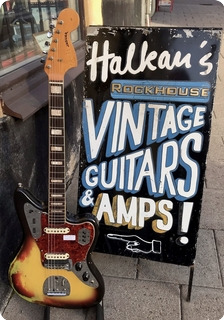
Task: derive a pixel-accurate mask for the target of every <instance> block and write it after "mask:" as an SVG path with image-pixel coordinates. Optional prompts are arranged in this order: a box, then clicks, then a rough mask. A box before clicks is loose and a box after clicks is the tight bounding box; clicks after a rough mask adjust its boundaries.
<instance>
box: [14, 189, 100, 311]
mask: <svg viewBox="0 0 224 320" xmlns="http://www.w3.org/2000/svg"><path fill="white" fill-rule="evenodd" d="M15 206H16V209H17V212H18V215H19V219H20V221H21V224H22V227H23V230H24V241H23V245H22V247H21V250H20V251H19V253H18V254H17V256H16V257H15V259H14V260H13V262H12V263H11V265H10V269H9V279H10V282H11V285H12V287H13V288H14V290H15V291H16V292H17V293H18V294H19V295H20V296H22V298H24V299H26V300H28V301H30V302H36V303H40V304H44V305H49V306H54V307H65V308H80V307H90V306H92V305H94V304H96V303H98V302H100V301H101V300H102V298H103V295H104V282H103V279H102V276H101V274H100V272H99V271H98V269H97V268H96V266H95V265H94V263H93V262H92V259H91V253H92V250H93V248H94V244H95V242H96V240H97V236H98V224H97V221H96V220H95V218H94V216H92V215H91V214H86V215H84V216H82V218H77V219H76V218H70V219H68V218H67V220H66V221H65V223H64V224H63V225H61V226H60V227H57V228H55V230H54V228H49V227H48V223H47V222H48V214H47V213H46V207H45V206H44V205H43V204H42V203H41V202H40V201H38V200H37V199H36V198H34V197H33V196H32V194H31V193H29V191H28V190H26V189H24V188H23V187H21V186H20V187H18V188H17V190H16V192H15Z"/></svg>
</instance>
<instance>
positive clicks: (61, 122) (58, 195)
mask: <svg viewBox="0 0 224 320" xmlns="http://www.w3.org/2000/svg"><path fill="white" fill-rule="evenodd" d="M48 159H49V168H48V169H49V188H48V190H49V194H48V223H49V226H52V227H54V226H58V225H62V224H64V223H65V220H66V197H65V196H66V194H65V193H66V183H65V119H64V81H63V80H60V81H51V80H49V158H48Z"/></svg>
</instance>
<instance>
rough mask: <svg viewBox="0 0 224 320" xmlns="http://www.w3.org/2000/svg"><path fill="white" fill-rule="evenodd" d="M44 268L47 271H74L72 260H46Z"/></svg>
mask: <svg viewBox="0 0 224 320" xmlns="http://www.w3.org/2000/svg"><path fill="white" fill-rule="evenodd" d="M43 265H44V267H45V268H47V269H64V270H71V269H72V260H71V259H67V260H47V259H45V260H44V263H43Z"/></svg>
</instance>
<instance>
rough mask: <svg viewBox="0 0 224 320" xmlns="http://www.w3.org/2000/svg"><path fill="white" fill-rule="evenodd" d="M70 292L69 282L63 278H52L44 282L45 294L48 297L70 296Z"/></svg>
mask: <svg viewBox="0 0 224 320" xmlns="http://www.w3.org/2000/svg"><path fill="white" fill-rule="evenodd" d="M70 291H71V289H70V284H69V282H68V280H67V279H66V278H64V277H62V276H51V277H48V278H47V279H46V280H45V281H44V285H43V293H44V294H45V295H46V296H57V297H64V296H69V295H70Z"/></svg>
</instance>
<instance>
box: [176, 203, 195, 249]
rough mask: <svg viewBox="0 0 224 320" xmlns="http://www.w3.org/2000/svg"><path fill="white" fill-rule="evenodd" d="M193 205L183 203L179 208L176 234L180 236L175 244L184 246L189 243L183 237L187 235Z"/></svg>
mask: <svg viewBox="0 0 224 320" xmlns="http://www.w3.org/2000/svg"><path fill="white" fill-rule="evenodd" d="M193 204H194V203H193V202H183V205H181V207H180V212H179V214H180V217H179V228H178V234H179V235H181V236H180V237H179V238H178V239H177V244H179V245H181V246H184V245H185V244H188V242H189V239H188V237H186V236H185V234H186V233H188V229H189V225H190V220H191V215H192V211H193Z"/></svg>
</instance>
